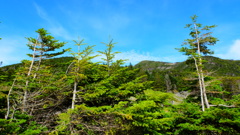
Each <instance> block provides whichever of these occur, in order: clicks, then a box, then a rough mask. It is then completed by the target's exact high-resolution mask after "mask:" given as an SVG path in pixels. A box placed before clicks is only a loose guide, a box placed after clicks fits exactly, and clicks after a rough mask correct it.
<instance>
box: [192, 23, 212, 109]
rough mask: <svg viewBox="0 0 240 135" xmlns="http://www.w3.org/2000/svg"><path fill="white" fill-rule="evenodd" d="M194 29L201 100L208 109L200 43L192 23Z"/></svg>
mask: <svg viewBox="0 0 240 135" xmlns="http://www.w3.org/2000/svg"><path fill="white" fill-rule="evenodd" d="M194 27H195V31H196V39H197V48H198V55H199V56H198V57H199V63H198V65H200V69H199V73H200V79H201V85H202V93H203V99H204V102H205V104H206V107H207V108H210V106H209V102H208V99H207V94H206V86H205V81H204V75H203V71H202V67H201V66H202V58H201V49H200V42H199V37H198V28H197V25H196V24H195V23H194ZM198 67H199V66H198Z"/></svg>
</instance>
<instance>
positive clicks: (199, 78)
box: [193, 57, 205, 112]
mask: <svg viewBox="0 0 240 135" xmlns="http://www.w3.org/2000/svg"><path fill="white" fill-rule="evenodd" d="M193 59H194V62H195V67H196V70H197V74H198V81H199V88H200V97H201V105H202V111H203V112H204V111H205V105H204V98H203V87H202V80H201V75H200V73H199V69H198V64H197V60H196V58H195V57H193Z"/></svg>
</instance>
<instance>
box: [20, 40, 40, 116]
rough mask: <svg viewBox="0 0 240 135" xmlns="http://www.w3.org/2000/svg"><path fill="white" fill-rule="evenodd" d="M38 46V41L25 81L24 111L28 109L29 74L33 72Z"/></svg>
mask: <svg viewBox="0 0 240 135" xmlns="http://www.w3.org/2000/svg"><path fill="white" fill-rule="evenodd" d="M36 46H37V41H36V43H35V44H34V49H33V56H32V62H31V65H30V67H29V71H28V74H27V81H26V83H25V88H24V95H23V111H24V112H25V111H26V106H27V94H28V92H27V88H28V84H29V80H28V79H29V78H28V77H29V76H30V75H31V72H32V69H33V64H34V61H35V55H36Z"/></svg>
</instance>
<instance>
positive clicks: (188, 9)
mask: <svg viewBox="0 0 240 135" xmlns="http://www.w3.org/2000/svg"><path fill="white" fill-rule="evenodd" d="M239 5H240V1H239V0H2V1H1V4H0V22H1V23H0V37H1V38H2V40H0V51H1V52H0V61H3V66H4V65H9V64H14V63H18V62H20V61H21V60H22V59H29V58H28V56H27V55H26V54H27V53H31V51H30V50H29V49H28V47H27V46H26V44H27V42H28V41H27V40H26V39H25V37H37V36H38V35H37V33H36V32H35V31H36V30H37V29H39V28H45V29H46V30H48V32H49V33H51V35H53V36H54V37H55V38H56V39H58V40H60V41H65V42H68V43H67V44H66V46H65V47H64V48H69V47H71V48H73V49H74V45H73V44H74V43H73V42H72V40H76V39H77V38H78V37H81V38H84V39H85V42H86V43H88V44H89V45H96V46H95V48H94V50H95V51H103V50H104V49H105V45H104V44H101V43H100V42H108V40H109V36H111V37H112V38H113V39H114V41H115V42H117V43H118V44H116V45H115V48H114V50H115V51H120V52H122V53H121V54H118V55H117V56H116V57H117V59H120V58H121V59H129V61H128V62H127V63H130V62H131V63H132V64H136V63H138V62H140V61H142V60H155V61H165V62H181V61H184V60H186V57H185V56H183V55H182V54H181V53H179V52H178V51H177V50H175V49H174V48H179V47H181V44H182V42H183V41H184V39H187V38H189V36H188V33H189V31H188V30H187V29H185V28H184V26H185V25H186V24H187V23H190V22H191V20H190V16H192V15H194V14H196V15H198V16H199V18H198V21H199V23H202V24H204V25H213V24H216V25H217V26H218V27H217V28H215V29H214V30H213V33H214V34H213V35H214V36H215V37H217V38H218V39H219V40H220V41H219V42H218V43H217V44H216V45H215V46H214V47H211V49H212V50H213V51H214V52H215V54H214V56H217V57H220V58H223V59H236V60H238V59H240V32H239V30H240V15H239V13H240V8H239ZM65 56H70V55H69V54H65ZM98 59H99V60H100V58H98Z"/></svg>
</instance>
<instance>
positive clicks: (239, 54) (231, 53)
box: [216, 39, 240, 60]
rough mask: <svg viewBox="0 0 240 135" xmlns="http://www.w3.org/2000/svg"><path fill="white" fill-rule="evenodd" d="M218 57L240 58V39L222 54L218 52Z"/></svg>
mask: <svg viewBox="0 0 240 135" xmlns="http://www.w3.org/2000/svg"><path fill="white" fill-rule="evenodd" d="M216 56H217V57H220V58H224V59H234V60H239V59H240V39H237V40H235V41H234V42H233V44H232V45H230V48H229V49H228V50H227V51H226V52H225V53H222V54H216Z"/></svg>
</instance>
